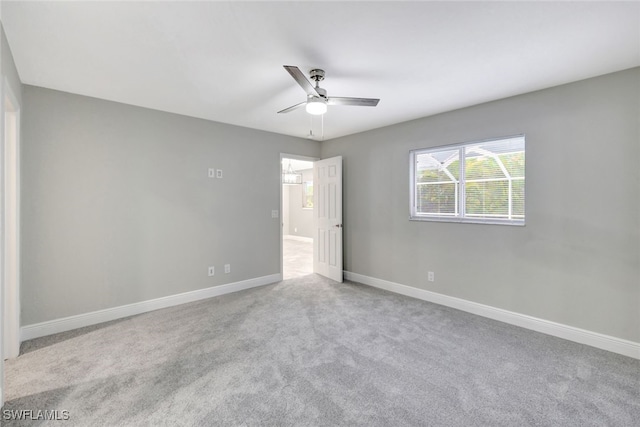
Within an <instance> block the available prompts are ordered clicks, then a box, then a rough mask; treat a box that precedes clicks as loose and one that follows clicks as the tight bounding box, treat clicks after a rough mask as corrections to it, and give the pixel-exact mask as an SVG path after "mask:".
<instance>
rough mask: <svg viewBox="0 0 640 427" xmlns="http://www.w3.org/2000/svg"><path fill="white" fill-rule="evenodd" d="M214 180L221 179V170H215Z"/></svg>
mask: <svg viewBox="0 0 640 427" xmlns="http://www.w3.org/2000/svg"><path fill="white" fill-rule="evenodd" d="M216 178H222V169H216Z"/></svg>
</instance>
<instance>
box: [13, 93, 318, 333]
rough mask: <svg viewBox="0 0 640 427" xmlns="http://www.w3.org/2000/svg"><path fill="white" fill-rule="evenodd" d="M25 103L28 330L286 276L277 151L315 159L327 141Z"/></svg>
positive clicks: (80, 105)
mask: <svg viewBox="0 0 640 427" xmlns="http://www.w3.org/2000/svg"><path fill="white" fill-rule="evenodd" d="M23 96H24V110H25V111H24V116H23V149H22V250H23V251H22V261H23V264H22V324H23V325H30V324H34V323H38V322H42V321H47V320H52V319H57V318H61V317H65V316H72V315H76V314H81V313H86V312H91V311H95V310H100V309H105V308H109V307H116V306H121V305H124V304H130V303H134V302H139V301H145V300H149V299H153V298H158V297H163V296H167V295H174V294H177V293H181V292H187V291H192V290H197V289H202V288H207V287H210V286H216V285H221V284H225V283H230V282H236V281H240V280H245V279H251V278H256V277H261V276H266V275H270V274H275V273H279V272H280V259H279V251H278V250H277V248H278V247H279V244H280V243H279V236H280V229H279V227H280V225H279V224H280V219H272V218H271V210H272V209H279V204H280V167H281V166H280V153H281V152H287V153H293V154H298V155H303V156H316V157H317V156H318V155H319V152H320V145H319V143H318V142H315V141H309V140H306V139H302V138H300V139H298V138H292V137H287V136H282V135H277V134H272V133H267V132H262V131H255V130H251V129H246V128H240V127H236V126H231V125H225V124H220V123H215V122H210V121H205V120H200V119H194V118H189V117H185V116H179V115H175V114H169V113H163V112H159V111H153V110H148V109H143V108H138V107H132V106H127V105H123V104H118V103H114V102H108V101H103V100H98V99H94V98H88V97H83V96H77V95H71V94H67V93H62V92H58V91H53V90H48V89H42V88H37V87H32V86H24V93H23ZM210 167H214V168H218V169H222V170H223V172H224V178H223V179H211V178H208V177H207V169H208V168H210ZM226 263H229V264H231V268H232V270H231V274H224V272H223V265H224V264H226ZM209 265H213V266H215V267H216V275H215V276H214V277H207V267H208V266H209Z"/></svg>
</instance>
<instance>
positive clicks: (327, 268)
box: [313, 156, 342, 282]
mask: <svg viewBox="0 0 640 427" xmlns="http://www.w3.org/2000/svg"><path fill="white" fill-rule="evenodd" d="M313 183H314V184H313V185H314V194H313V204H314V210H313V228H314V230H315V236H314V242H313V271H314V273H318V274H321V275H323V276H325V277H328V278H329V279H332V280H335V281H336V282H342V157H341V156H338V157H332V158H330V159H324V160H318V161H316V162H315V163H314V164H313Z"/></svg>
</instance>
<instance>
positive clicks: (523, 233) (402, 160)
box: [322, 68, 640, 342]
mask: <svg viewBox="0 0 640 427" xmlns="http://www.w3.org/2000/svg"><path fill="white" fill-rule="evenodd" d="M383 102H384V100H383ZM639 104H640V69H638V68H636V69H632V70H627V71H623V72H619V73H615V74H610V75H606V76H603V77H598V78H594V79H589V80H585V81H580V82H576V83H572V84H568V85H563V86H559V87H556V88H552V89H548V90H543V91H539V92H534V93H530V94H526V95H522V96H517V97H513V98H508V99H504V100H500V101H496V102H491V103H487V104H483V105H479V106H475V107H471V108H466V109H462V110H458V111H453V112H449V113H445V114H440V115H437V116H433V117H428V118H424V119H420V120H415V121H411V122H407V123H403V124H399V125H394V126H390V127H386V128H382V129H378V130H374V131H370V132H365V133H360V134H356V135H352V136H348V137H344V138H340V139H336V140H331V141H327V142H324V143H323V145H322V158H327V157H331V156H336V155H342V156H343V157H344V159H343V160H344V193H343V200H344V202H343V203H344V245H345V246H344V256H345V259H344V265H345V270H348V271H351V272H355V273H359V274H363V275H366V276H370V277H375V278H379V279H385V280H389V281H392V282H397V283H401V284H404V285H409V286H413V287H416V288H421V289H427V290H430V291H434V292H438V293H441V294H446V295H451V296H455V297H459V298H463V299H466V300H470V301H475V302H478V303H482V304H487V305H490V306H494V307H499V308H503V309H506V310H511V311H514V312H518V313H523V314H527V315H531V316H535V317H539V318H543V319H548V320H551V321H555V322H559V323H563V324H567V325H571V326H575V327H579V328H584V329H587V330H591V331H595V332H600V333H604V334H608V335H612V336H615V337H619V338H623V339H628V340H632V341H635V342H640V270H639V269H640V167H639V166H638V165H639V161H640V135H639V134H640V132H639V119H640V106H639ZM520 133H525V134H526V144H527V145H526V156H527V158H526V226H525V227H516V226H500V225H479V224H456V223H437V222H416V221H409V220H408V217H409V150H411V149H416V148H423V147H433V146H439V145H443V144H452V143H460V142H468V141H475V140H482V139H485V138H492V137H500V136H507V135H514V134H520ZM381 171H384V172H381ZM427 271H434V272H435V278H436V281H435V282H433V283H429V282H427V280H426V279H427Z"/></svg>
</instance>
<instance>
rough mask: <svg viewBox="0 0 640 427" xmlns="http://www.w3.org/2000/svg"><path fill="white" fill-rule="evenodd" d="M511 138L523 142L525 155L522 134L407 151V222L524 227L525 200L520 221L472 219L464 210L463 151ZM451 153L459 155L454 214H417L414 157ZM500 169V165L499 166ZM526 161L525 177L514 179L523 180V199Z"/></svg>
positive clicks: (515, 219)
mask: <svg viewBox="0 0 640 427" xmlns="http://www.w3.org/2000/svg"><path fill="white" fill-rule="evenodd" d="M513 138H522V139H523V140H524V142H525V153H526V138H525V135H524V134H520V135H512V136H505V137H500V138H491V139H484V140H479V141H473V142H465V143H460V144H451V145H441V146H438V147H430V148H420V149H415V150H411V151H409V168H410V169H409V170H410V172H409V188H410V199H409V205H410V206H409V209H410V210H409V212H410V216H409V220H410V221H435V222H462V223H472V224H498V225H516V226H524V225H525V220H526V206H527V205H526V199H525V215H524V218H522V219H520V218H511V219H509V218H486V217H483V218H479V217H474V216H473V215H467V214H466V209H465V200H466V196H465V185H466V179H465V178H466V177H465V161H464V159H465V156H464V150H465V148H467V147H471V146H475V145H479V144H486V143H490V142H496V141H501V140H505V139H513ZM447 150H449V151H452V150H459V154H458V158H459V159H460V175H459V180H458V181H457V183H458V186H457V188H456V190H457V191H456V202H455V203H456V206H455V211H456V212H455V213H454V214H425V213H418V212H417V211H416V204H417V203H416V194H417V192H416V186H417V183H416V176H415V175H416V156H417V155H419V154H426V153H433V152H439V151H447ZM500 166H501V167H502V165H500ZM503 172H505V170H504V169H503ZM505 175H507V176H508V173H505ZM526 176H527V175H526V160H525V176H524V177H523V178H516V179H523V180H525V198H526V194H527V192H526ZM512 180H513V179H512V178H509V185H511V181H512ZM474 181H475V180H474ZM452 183H456V181H452ZM509 196H511V191H510V192H509ZM509 208H511V203H510V202H509Z"/></svg>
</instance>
